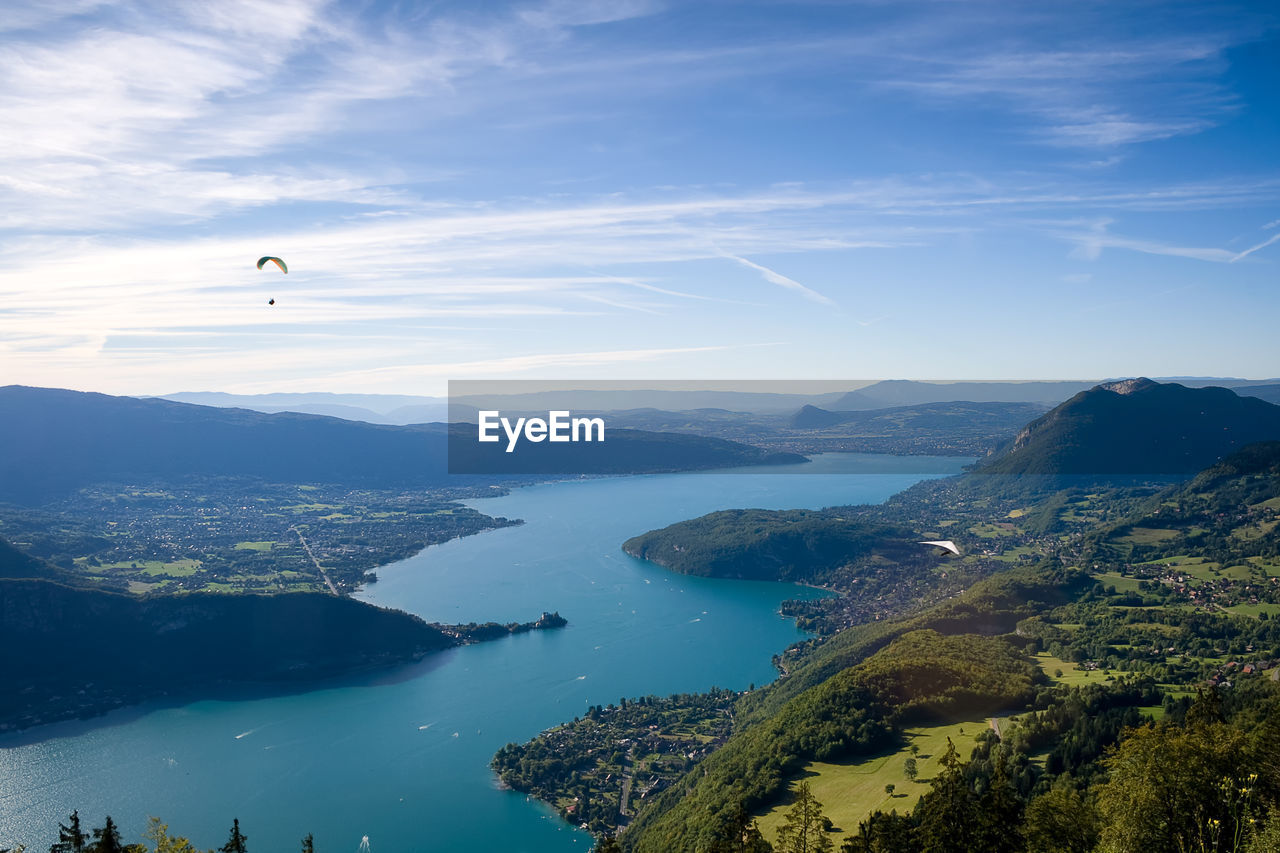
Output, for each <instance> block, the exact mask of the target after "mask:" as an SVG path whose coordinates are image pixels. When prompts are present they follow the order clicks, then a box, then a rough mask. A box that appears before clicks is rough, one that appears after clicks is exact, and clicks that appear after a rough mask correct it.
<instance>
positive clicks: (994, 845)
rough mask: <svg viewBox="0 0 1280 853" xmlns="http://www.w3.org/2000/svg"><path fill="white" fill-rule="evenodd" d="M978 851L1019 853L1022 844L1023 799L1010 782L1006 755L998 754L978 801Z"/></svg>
mask: <svg viewBox="0 0 1280 853" xmlns="http://www.w3.org/2000/svg"><path fill="white" fill-rule="evenodd" d="M978 809H979V831H980V833H981V836H980V840H979V842H978V843H979V849H981V850H984V851H987V853H1018V851H1020V850H1022V849H1023V845H1022V832H1021V827H1022V809H1023V803H1022V798H1021V797H1019V796H1018V792H1017V790H1016V789H1015V788H1014V787H1013V782H1012V780H1010V779H1009V767H1008V764H1007V763H1006V761H1005V757H1004V753H1003V752H997V753H996V755H995V768H994V770H993V771H992V773H991V779H990V781H989V782H988V784H987V789H986V790H985V791H983V793H982V796H981V797H979V798H978Z"/></svg>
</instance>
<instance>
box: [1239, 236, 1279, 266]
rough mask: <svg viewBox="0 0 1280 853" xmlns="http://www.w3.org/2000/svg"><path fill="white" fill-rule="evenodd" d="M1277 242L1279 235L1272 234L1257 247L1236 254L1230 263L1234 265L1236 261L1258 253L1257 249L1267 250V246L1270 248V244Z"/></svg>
mask: <svg viewBox="0 0 1280 853" xmlns="http://www.w3.org/2000/svg"><path fill="white" fill-rule="evenodd" d="M1277 241H1280V234H1273V235H1271V236H1270V237H1268V238H1267V239H1266V240H1263V241H1262V242H1261V243H1259V244H1258V245H1256V246H1250V247H1249V248H1248V249H1245V250H1244V251H1243V252H1240V253H1238V254H1236V255H1235V256H1234V257H1232V258H1231V260H1230V263H1233V264H1234V263H1235V262H1236V261H1238V260H1241V259H1243V258H1247V257H1249V256H1250V255H1252V254H1253V253H1254V252H1256V251H1258V250H1259V249H1265V248H1267V246H1270V245H1271V244H1272V243H1275V242H1277Z"/></svg>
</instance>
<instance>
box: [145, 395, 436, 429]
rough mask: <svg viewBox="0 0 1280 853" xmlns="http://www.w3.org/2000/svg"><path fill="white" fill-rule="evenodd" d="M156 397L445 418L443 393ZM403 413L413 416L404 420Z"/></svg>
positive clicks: (394, 420) (378, 420) (377, 418)
mask: <svg viewBox="0 0 1280 853" xmlns="http://www.w3.org/2000/svg"><path fill="white" fill-rule="evenodd" d="M160 399H164V400H172V401H174V402H175V403H193V404H195V405H197V406H216V407H218V408H222V409H249V410H251V411H255V412H265V413H267V414H274V413H276V412H298V413H300V414H309V415H328V416H330V417H335V418H346V419H347V420H354V421H366V422H368V423H375V424H411V423H431V422H433V421H445V420H447V412H448V401H447V400H446V399H445V398H443V397H417V396H413V395H409V394H330V393H325V392H305V393H296V394H226V393H223V392H221V391H182V392H179V393H177V394H162V395H160ZM406 416H410V417H416V418H417V420H404V419H403V418H405V417H406Z"/></svg>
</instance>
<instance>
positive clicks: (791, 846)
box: [774, 782, 835, 853]
mask: <svg viewBox="0 0 1280 853" xmlns="http://www.w3.org/2000/svg"><path fill="white" fill-rule="evenodd" d="M834 846H835V845H834V844H833V843H832V841H831V836H829V835H827V832H826V828H825V822H824V821H823V817H822V803H819V802H818V801H817V799H816V798H815V797H814V796H813V792H812V791H810V790H809V783H808V782H801V783H800V786H799V787H798V788H797V789H796V801H795V804H794V805H792V806H791V810H790V811H788V812H787V816H786V817H785V818H783V821H782V825H781V826H779V827H778V843H777V845H775V848H774V849H775V850H777V851H778V853H829V851H830V850H831V849H832V848H833V847H834Z"/></svg>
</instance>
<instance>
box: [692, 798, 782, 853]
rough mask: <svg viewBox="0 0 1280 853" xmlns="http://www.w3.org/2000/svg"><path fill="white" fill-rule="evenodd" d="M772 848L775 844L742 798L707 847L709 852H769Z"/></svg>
mask: <svg viewBox="0 0 1280 853" xmlns="http://www.w3.org/2000/svg"><path fill="white" fill-rule="evenodd" d="M772 850H773V846H772V845H770V844H769V842H768V841H765V840H764V835H763V834H762V833H761V832H760V825H759V824H757V823H756V821H755V818H753V817H751V814H750V813H749V812H748V811H747V809H746V807H745V806H744V805H743V803H742V801H741V800H739V801H738V802H737V803H735V805H734V807H733V811H732V812H731V814H730V816H729V820H728V822H727V823H726V824H724V825H723V826H722V827H721V829H720V831H719V832H717V833H716V837H715V838H714V839H713V840H712V842H711V846H710V847H708V848H707V851H708V853H769V851H772Z"/></svg>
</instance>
